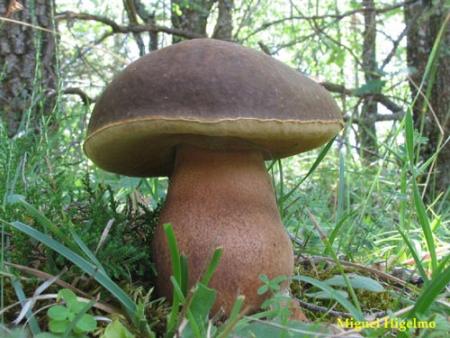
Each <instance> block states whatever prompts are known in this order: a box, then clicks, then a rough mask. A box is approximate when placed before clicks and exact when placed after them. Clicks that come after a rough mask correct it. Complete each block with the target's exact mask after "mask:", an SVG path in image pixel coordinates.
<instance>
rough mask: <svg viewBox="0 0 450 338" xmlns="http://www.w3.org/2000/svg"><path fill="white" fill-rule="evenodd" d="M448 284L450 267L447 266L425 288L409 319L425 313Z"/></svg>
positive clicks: (449, 281)
mask: <svg viewBox="0 0 450 338" xmlns="http://www.w3.org/2000/svg"><path fill="white" fill-rule="evenodd" d="M448 283H450V266H447V268H446V269H445V270H443V271H441V272H440V273H439V274H438V275H437V276H435V277H434V278H433V279H432V280H431V281H430V283H428V284H427V285H426V286H425V289H424V290H423V291H422V293H421V294H420V296H419V298H418V299H417V301H416V304H415V305H414V308H413V309H412V310H411V313H410V318H412V317H414V315H415V314H423V313H425V311H426V310H427V309H428V308H429V307H430V306H431V304H432V303H433V302H434V300H435V299H436V298H437V297H438V296H439V294H440V293H441V291H442V290H443V289H444V288H445V286H446V285H447V284H448Z"/></svg>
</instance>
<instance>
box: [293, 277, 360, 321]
mask: <svg viewBox="0 0 450 338" xmlns="http://www.w3.org/2000/svg"><path fill="white" fill-rule="evenodd" d="M292 279H293V280H297V281H300V282H304V283H309V284H312V285H314V286H315V287H317V288H319V289H321V290H322V291H325V292H326V293H328V294H329V295H330V297H332V298H333V299H335V300H336V301H337V302H338V303H339V304H341V305H342V306H343V307H344V308H345V309H346V310H347V311H348V312H350V314H351V315H352V316H353V318H355V319H356V320H359V321H362V320H364V316H363V315H362V313H361V311H359V310H358V309H357V308H356V307H355V306H353V304H352V303H350V302H349V301H348V300H347V299H346V298H345V297H343V296H342V295H341V294H339V293H338V292H337V291H336V290H334V289H333V288H331V287H329V286H328V285H327V284H325V283H324V282H321V281H319V280H317V279H314V278H311V277H308V276H294V277H292Z"/></svg>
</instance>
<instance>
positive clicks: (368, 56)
mask: <svg viewBox="0 0 450 338" xmlns="http://www.w3.org/2000/svg"><path fill="white" fill-rule="evenodd" d="M363 6H364V8H365V9H366V10H365V11H364V39H363V51H362V62H363V70H364V78H365V81H366V84H367V85H369V86H371V87H374V88H375V87H378V86H377V85H374V84H376V82H377V81H379V80H380V76H379V73H378V66H377V60H376V38H377V31H376V12H375V4H374V0H364V1H363ZM377 110H378V108H377V102H376V101H374V100H373V98H372V97H371V96H367V97H366V98H364V100H363V105H362V111H361V120H360V121H361V123H360V124H359V128H360V129H359V138H360V142H361V156H362V158H363V160H364V161H366V162H368V163H370V162H372V161H374V160H377V159H378V146H377V130H376V127H375V116H376V115H377Z"/></svg>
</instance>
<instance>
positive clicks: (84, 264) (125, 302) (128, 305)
mask: <svg viewBox="0 0 450 338" xmlns="http://www.w3.org/2000/svg"><path fill="white" fill-rule="evenodd" d="M8 224H9V225H11V226H12V227H13V228H14V229H16V230H18V231H21V232H23V233H25V234H27V235H28V236H30V237H32V238H34V239H35V240H37V241H39V242H41V243H43V244H44V245H46V246H47V247H49V248H50V249H52V250H54V251H56V252H57V253H59V254H60V255H61V256H63V257H65V258H66V259H68V260H69V261H71V262H72V263H73V264H75V265H76V266H78V267H79V268H80V269H81V270H83V271H84V272H85V273H87V274H88V275H91V276H92V277H93V278H94V279H95V280H96V281H97V282H98V283H99V284H101V285H102V286H103V287H104V288H105V289H107V290H108V291H109V292H110V293H111V295H112V296H114V297H115V298H116V299H117V300H118V301H119V302H120V303H121V304H122V306H123V307H124V308H125V310H126V311H127V313H128V314H129V315H130V317H132V316H133V315H134V313H135V312H136V304H135V303H134V302H133V301H132V300H131V298H130V297H129V296H128V295H127V294H126V293H125V292H124V291H123V290H122V289H121V288H120V287H119V286H118V285H117V284H116V283H114V282H113V281H112V280H111V278H109V277H108V276H107V275H106V274H104V273H103V272H102V271H100V270H98V268H97V267H96V266H94V265H93V264H92V263H90V262H88V261H86V260H85V259H84V258H83V257H81V256H80V255H78V254H76V253H75V252H73V251H72V250H70V249H69V248H67V247H65V246H64V245H62V244H61V243H59V242H57V241H55V240H54V239H52V238H50V237H49V236H47V235H45V234H43V233H42V232H40V231H38V230H36V229H34V228H32V227H30V226H29V225H26V224H24V223H21V222H17V221H15V222H12V223H8Z"/></svg>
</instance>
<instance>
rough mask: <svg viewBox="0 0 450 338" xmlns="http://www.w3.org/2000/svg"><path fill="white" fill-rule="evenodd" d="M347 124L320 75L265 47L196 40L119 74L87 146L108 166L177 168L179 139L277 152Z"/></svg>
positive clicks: (300, 147)
mask: <svg viewBox="0 0 450 338" xmlns="http://www.w3.org/2000/svg"><path fill="white" fill-rule="evenodd" d="M341 128H342V118H341V114H340V110H339V108H338V106H337V105H336V103H335V101H334V99H333V98H332V97H331V95H330V94H329V93H328V92H327V91H326V90H325V89H324V88H322V86H320V85H319V84H317V83H315V82H314V81H312V80H310V79H308V78H307V77H305V76H303V75H301V74H300V73H299V72H297V71H295V70H293V69H292V68H290V67H288V66H286V65H284V64H283V63H281V62H279V61H277V60H275V59H274V58H271V57H270V56H267V55H265V54H263V53H261V52H258V51H255V50H252V49H250V48H245V47H242V46H239V45H237V44H234V43H230V42H224V41H219V40H212V39H196V40H190V41H186V42H181V43H178V44H175V45H172V46H170V47H167V48H163V49H160V50H158V51H156V52H153V53H151V54H148V55H146V56H144V57H142V58H140V59H138V60H137V61H135V62H133V63H131V64H130V65H129V66H128V67H126V68H125V70H124V71H122V72H121V73H120V74H119V75H118V76H116V77H115V78H114V80H113V81H112V82H111V84H110V85H109V86H108V87H107V88H106V90H105V91H104V93H103V94H102V95H101V97H100V99H99V101H98V102H97V103H96V105H95V108H94V112H93V114H92V118H91V120H90V123H89V127H88V133H87V138H86V141H85V143H84V150H85V152H86V154H87V156H88V157H89V158H90V159H91V160H92V161H93V162H95V163H96V164H97V165H98V166H99V167H101V168H103V169H105V170H108V171H112V172H116V173H119V174H124V175H129V176H167V175H168V174H169V173H170V172H171V170H172V167H173V161H174V153H175V147H176V146H177V145H178V144H182V143H185V144H186V143H187V144H192V145H198V146H202V147H205V146H206V147H210V148H227V147H231V148H235V149H251V148H256V149H261V150H262V151H263V153H264V157H265V159H276V158H282V157H287V156H291V155H294V154H297V153H300V152H304V151H307V150H310V149H313V148H316V147H318V146H320V145H322V144H323V143H325V142H327V141H328V140H329V139H330V138H332V137H333V136H335V135H336V134H337V133H338V131H339V130H340V129H341Z"/></svg>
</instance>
